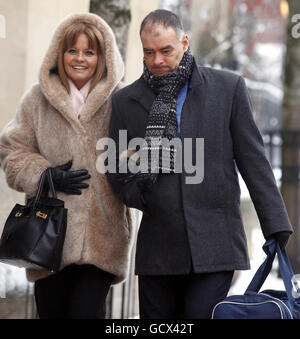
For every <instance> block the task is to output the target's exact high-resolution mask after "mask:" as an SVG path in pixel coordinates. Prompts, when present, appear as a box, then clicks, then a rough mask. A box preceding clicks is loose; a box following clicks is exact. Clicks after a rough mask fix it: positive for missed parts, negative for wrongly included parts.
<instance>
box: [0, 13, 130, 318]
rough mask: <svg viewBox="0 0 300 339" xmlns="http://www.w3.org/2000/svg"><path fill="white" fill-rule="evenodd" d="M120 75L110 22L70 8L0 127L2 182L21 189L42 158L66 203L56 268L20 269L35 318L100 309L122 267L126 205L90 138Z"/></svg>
mask: <svg viewBox="0 0 300 339" xmlns="http://www.w3.org/2000/svg"><path fill="white" fill-rule="evenodd" d="M123 74H124V66H123V62H122V59H121V56H120V53H119V51H118V48H117V46H116V42H115V38H114V35H113V33H112V31H111V29H110V28H109V26H108V25H107V24H106V23H105V22H104V21H103V20H102V19H101V18H99V17H98V16H96V15H94V14H88V13H87V14H74V15H71V16H69V17H67V18H66V19H65V20H64V21H63V22H62V23H61V24H60V25H59V26H58V28H57V30H56V32H55V34H54V37H53V39H52V41H51V44H50V47H49V49H48V51H47V53H46V56H45V58H44V60H43V63H42V66H41V69H40V75H39V83H38V84H35V85H34V86H33V87H32V88H31V89H30V90H29V92H28V93H27V94H26V95H25V96H24V98H23V99H22V101H21V104H20V106H19V108H18V110H17V114H16V117H15V119H14V120H13V121H11V122H10V123H9V124H8V125H7V126H6V127H5V128H4V131H3V133H2V135H1V139H0V157H1V161H2V166H3V168H4V171H5V173H6V178H7V182H8V185H9V186H10V187H12V188H13V189H16V190H17V191H21V192H25V193H26V197H27V198H30V197H32V196H34V195H35V194H36V191H37V187H38V183H39V179H40V176H41V174H42V172H43V171H45V170H46V169H47V168H49V167H50V168H52V174H53V180H54V185H55V187H56V189H57V190H58V198H59V199H62V200H64V201H65V206H66V208H68V226H67V234H66V239H65V243H64V249H63V258H62V263H61V270H60V271H59V272H58V273H56V274H51V273H50V272H47V271H40V270H27V272H26V273H27V278H28V280H29V281H35V298H36V303H37V309H38V312H39V316H40V318H54V317H58V318H104V316H105V298H106V296H107V293H108V290H109V287H110V285H111V284H116V283H118V282H121V281H122V280H123V279H124V278H125V276H126V270H127V265H128V251H129V247H130V242H131V241H130V240H131V232H130V229H131V226H130V225H131V222H130V219H129V213H128V210H127V209H126V208H125V207H124V205H122V203H121V202H120V201H119V199H118V198H117V197H116V196H115V195H114V194H113V192H112V190H111V188H110V186H109V184H108V182H107V179H106V177H105V175H103V174H100V173H98V172H97V170H96V160H97V156H98V155H99V154H97V152H96V143H97V141H98V140H99V139H100V138H102V137H106V136H107V134H108V126H109V120H110V112H111V95H112V93H114V92H115V91H116V90H118V89H119V88H120V81H121V79H122V77H123ZM70 177H71V178H72V179H73V180H69V179H70ZM74 182H75V183H74Z"/></svg>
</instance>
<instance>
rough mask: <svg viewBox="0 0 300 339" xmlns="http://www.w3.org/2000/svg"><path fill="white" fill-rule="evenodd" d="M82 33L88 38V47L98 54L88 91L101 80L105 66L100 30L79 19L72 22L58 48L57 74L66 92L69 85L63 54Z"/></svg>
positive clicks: (68, 89)
mask: <svg viewBox="0 0 300 339" xmlns="http://www.w3.org/2000/svg"><path fill="white" fill-rule="evenodd" d="M82 33H84V34H86V36H87V38H88V40H89V48H91V49H94V50H97V54H98V63H97V68H96V71H95V74H94V76H93V79H92V82H91V86H90V90H89V92H91V91H92V89H93V88H94V87H95V86H96V85H97V83H98V82H99V81H100V80H101V78H102V77H103V75H104V72H105V68H106V64H105V56H104V41H103V36H102V34H101V33H100V31H99V30H98V29H97V28H96V27H95V26H94V25H92V24H90V23H87V22H83V21H81V22H78V23H73V24H72V25H70V26H69V27H68V28H67V29H66V30H65V32H64V36H63V38H62V40H61V42H60V44H59V48H58V74H59V77H60V79H61V82H62V83H63V85H64V86H65V87H66V89H67V91H68V93H70V86H69V82H68V76H67V74H66V71H65V67H64V54H65V52H66V51H67V50H68V49H69V48H71V47H72V46H74V44H75V43H76V40H77V38H78V36H79V35H80V34H82Z"/></svg>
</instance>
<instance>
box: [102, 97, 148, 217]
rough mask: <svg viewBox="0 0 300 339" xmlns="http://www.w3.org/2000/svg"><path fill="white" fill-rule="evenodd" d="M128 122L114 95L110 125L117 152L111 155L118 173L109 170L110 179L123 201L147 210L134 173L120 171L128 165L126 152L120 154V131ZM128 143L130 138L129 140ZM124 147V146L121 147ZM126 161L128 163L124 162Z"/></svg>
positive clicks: (128, 204)
mask: <svg viewBox="0 0 300 339" xmlns="http://www.w3.org/2000/svg"><path fill="white" fill-rule="evenodd" d="M126 129H127V127H126V123H125V122H124V121H123V118H122V113H121V110H120V108H119V107H118V99H117V98H116V96H113V97H112V113H111V120H110V127H109V137H110V138H111V139H113V141H114V142H115V145H116V153H115V154H113V155H111V156H115V157H116V159H115V163H116V173H110V172H107V173H106V174H107V177H108V180H109V182H110V184H111V186H112V188H113V190H114V191H115V193H116V194H117V195H118V196H119V198H120V199H121V201H122V202H123V203H124V204H125V205H126V206H128V207H132V208H136V209H139V210H141V211H144V210H145V205H144V203H143V198H142V194H141V192H140V189H139V187H138V185H137V181H136V180H135V176H134V174H131V173H130V172H129V173H120V167H121V166H122V167H123V166H124V165H125V166H126V167H127V165H126V164H127V161H128V158H127V156H126V155H125V156H123V155H124V154H125V153H126V151H128V150H127V149H126V150H125V152H122V153H121V154H119V153H120V152H119V131H120V130H126ZM127 144H128V140H127ZM121 148H122V147H121ZM125 162H126V164H124V163H125Z"/></svg>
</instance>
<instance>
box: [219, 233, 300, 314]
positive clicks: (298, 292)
mask: <svg viewBox="0 0 300 339" xmlns="http://www.w3.org/2000/svg"><path fill="white" fill-rule="evenodd" d="M263 249H264V251H265V252H266V254H267V258H266V260H265V261H264V262H263V264H262V265H261V266H260V267H259V269H258V270H257V272H256V273H255V275H254V277H253V279H252V281H251V282H250V284H249V286H248V288H247V290H246V292H245V294H243V295H232V296H229V297H227V298H225V299H224V300H223V301H221V302H219V303H218V304H217V305H216V306H215V307H214V309H213V312H212V319H300V288H299V286H298V284H297V281H296V280H295V279H294V273H293V270H292V268H291V265H290V262H289V259H288V256H287V254H286V251H285V250H281V249H280V247H279V245H278V243H277V241H276V240H275V239H274V238H270V239H268V240H267V241H266V243H265V244H264V246H263ZM276 253H277V256H278V262H279V269H280V273H281V276H282V279H283V282H284V286H285V291H275V290H265V291H262V292H259V290H260V288H261V287H262V285H263V283H264V282H265V280H266V278H267V276H268V275H269V273H270V271H271V269H272V264H273V261H274V258H275V255H276Z"/></svg>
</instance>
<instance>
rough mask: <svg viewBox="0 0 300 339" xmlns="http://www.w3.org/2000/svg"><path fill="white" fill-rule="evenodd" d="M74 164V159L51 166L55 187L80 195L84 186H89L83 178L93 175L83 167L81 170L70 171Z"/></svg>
mask: <svg viewBox="0 0 300 339" xmlns="http://www.w3.org/2000/svg"><path fill="white" fill-rule="evenodd" d="M71 166H72V160H70V161H68V162H67V163H65V164H63V165H60V166H57V167H51V168H50V170H51V174H52V180H53V184H54V187H55V189H57V190H58V191H61V192H64V193H67V194H74V195H80V194H81V190H80V189H83V188H88V187H89V185H88V184H87V183H83V182H82V181H83V180H86V179H89V178H90V177H91V176H90V175H89V174H88V171H87V170H85V169H83V170H79V171H69V169H70V168H71Z"/></svg>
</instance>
